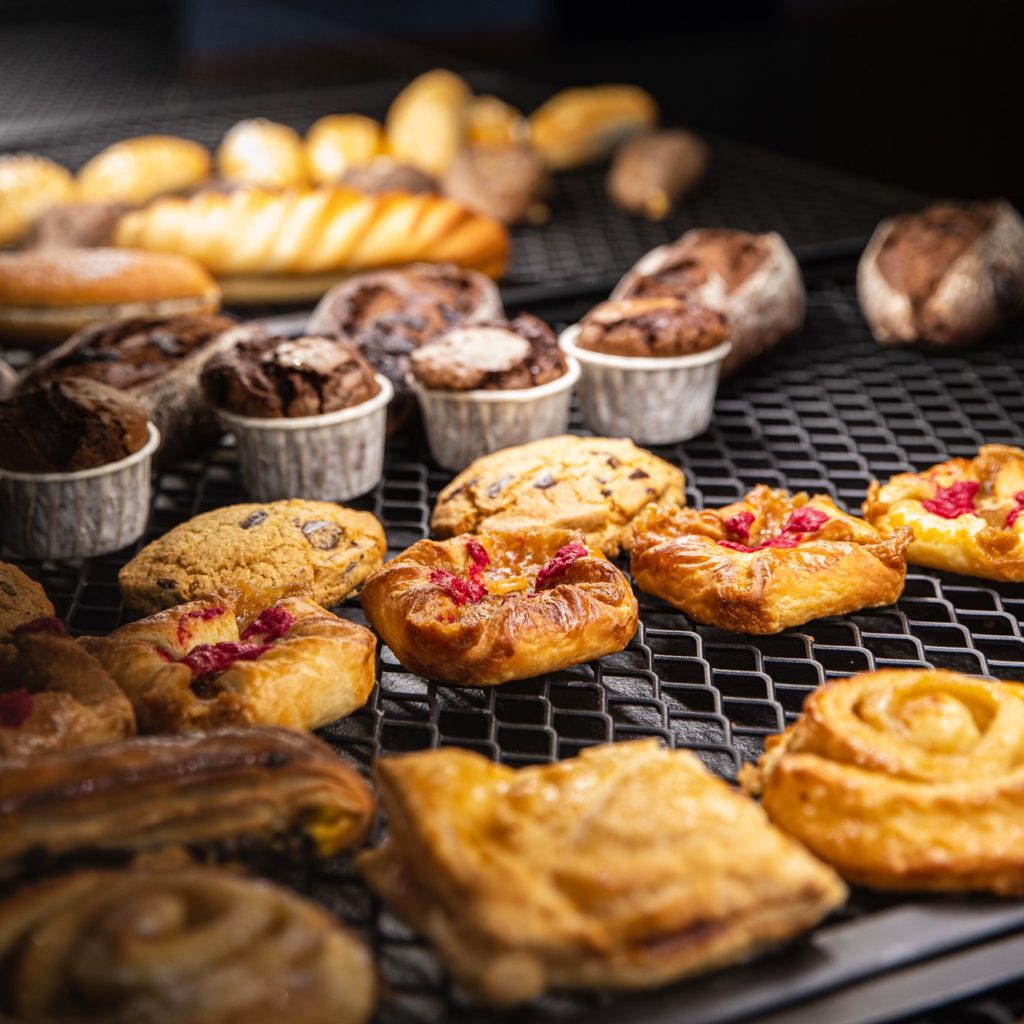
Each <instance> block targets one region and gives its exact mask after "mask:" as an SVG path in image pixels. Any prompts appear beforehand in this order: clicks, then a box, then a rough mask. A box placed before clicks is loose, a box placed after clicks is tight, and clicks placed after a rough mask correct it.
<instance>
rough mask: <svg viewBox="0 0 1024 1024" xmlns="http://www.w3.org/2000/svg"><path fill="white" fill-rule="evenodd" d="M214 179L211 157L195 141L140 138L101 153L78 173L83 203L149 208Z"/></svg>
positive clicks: (142, 136) (123, 142)
mask: <svg viewBox="0 0 1024 1024" xmlns="http://www.w3.org/2000/svg"><path fill="white" fill-rule="evenodd" d="M209 176H210V152H209V150H208V149H207V148H206V147H205V146H203V145H200V144H199V143H198V142H193V141H192V140H191V139H179V138H177V137H176V136H174V135H140V136H138V137H137V138H134V139H123V140H122V141H121V142H115V143H114V145H112V146H108V147H107V148H106V149H104V150H103V151H102V152H100V153H97V154H96V155H95V156H94V157H93V158H92V159H91V160H90V161H89V162H88V163H87V164H86V165H85V166H84V167H83V168H82V169H81V170H80V171H79V172H78V189H79V197H80V198H81V199H82V201H83V202H105V201H108V200H115V201H117V202H122V203H146V202H149V200H150V199H155V198H156V197H157V196H162V195H166V194H167V193H169V192H184V191H185V190H186V189H189V188H192V187H194V186H196V185H198V184H200V182H203V181H205V180H206V179H207V178H208V177H209Z"/></svg>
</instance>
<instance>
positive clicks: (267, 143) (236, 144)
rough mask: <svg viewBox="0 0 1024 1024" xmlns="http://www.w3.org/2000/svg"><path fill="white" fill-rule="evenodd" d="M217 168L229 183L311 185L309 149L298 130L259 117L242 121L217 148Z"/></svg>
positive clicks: (278, 186)
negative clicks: (307, 159) (308, 162)
mask: <svg viewBox="0 0 1024 1024" xmlns="http://www.w3.org/2000/svg"><path fill="white" fill-rule="evenodd" d="M217 170H218V172H219V173H220V176H221V177H222V178H223V179H224V180H225V181H227V182H231V183H232V184H238V185H261V186H264V187H265V188H301V187H303V186H305V185H308V184H309V166H308V164H307V162H306V149H305V147H304V146H303V144H302V139H301V138H300V137H299V134H298V132H296V131H295V130H294V129H293V128H289V127H288V126H287V125H284V124H277V123H276V122H274V121H268V120H266V119H265V118H262V117H257V118H253V119H252V120H249V121H239V122H238V124H236V125H235V126H234V127H233V128H231V129H229V130H228V132H227V134H226V135H225V136H224V138H223V139H222V140H221V144H220V145H219V146H218V147H217Z"/></svg>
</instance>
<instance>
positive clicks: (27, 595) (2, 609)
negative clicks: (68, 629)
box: [0, 562, 53, 644]
mask: <svg viewBox="0 0 1024 1024" xmlns="http://www.w3.org/2000/svg"><path fill="white" fill-rule="evenodd" d="M52 615H53V605H52V604H50V599H49V598H48V597H47V596H46V592H45V591H44V590H43V588H42V587H41V586H40V585H39V584H38V583H36V581H35V580H33V579H29V577H28V576H26V575H25V574H24V573H23V572H22V571H21V570H20V569H19V568H18V567H17V566H16V565H11V564H10V563H8V562H0V644H2V643H4V642H5V641H7V640H9V639H10V637H11V633H12V632H13V631H14V629H15V628H16V627H17V626H20V625H22V624H23V623H26V622H31V621H32V620H33V619H48V618H50V617H51V616H52Z"/></svg>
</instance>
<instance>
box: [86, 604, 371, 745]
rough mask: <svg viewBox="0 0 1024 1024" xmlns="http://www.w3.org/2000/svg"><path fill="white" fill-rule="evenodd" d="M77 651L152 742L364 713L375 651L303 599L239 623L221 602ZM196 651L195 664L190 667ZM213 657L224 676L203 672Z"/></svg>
mask: <svg viewBox="0 0 1024 1024" xmlns="http://www.w3.org/2000/svg"><path fill="white" fill-rule="evenodd" d="M267 625H269V626H270V627H272V628H269V629H267V628H261V627H263V626H267ZM82 643H83V644H84V645H85V646H86V648H87V649H88V650H89V651H91V652H92V653H93V654H94V655H95V656H96V657H97V658H98V659H99V660H100V662H101V663H102V664H103V666H104V667H105V668H106V669H107V671H108V672H110V674H111V675H112V676H113V677H114V679H115V680H116V681H117V683H118V685H119V686H120V687H121V689H122V690H124V692H125V693H126V694H127V695H128V697H129V698H130V699H131V702H132V705H133V706H134V708H135V712H136V715H137V716H138V720H139V728H140V730H141V731H142V732H151V733H170V732H175V733H181V732H192V731H195V730H201V729H202V730H205V729H217V728H221V727H224V726H235V725H281V726H287V727H290V728H296V729H317V728H319V727H320V726H322V725H327V724H328V723H329V722H333V721H336V720H337V719H339V718H344V717H345V716H347V715H349V714H351V713H352V712H353V711H355V710H356V709H357V708H360V707H362V706H363V705H364V704H365V703H366V700H367V698H368V697H369V696H370V691H371V690H372V689H373V682H374V655H375V654H376V651H377V641H376V639H375V637H374V636H373V634H372V633H371V632H370V631H369V630H368V629H366V628H365V627H364V626H359V625H356V624H355V623H353V622H348V621H347V620H345V619H339V618H338V617H337V616H336V615H332V614H331V613H330V612H327V611H324V609H323V608H321V607H320V606H319V605H318V604H315V603H314V602H312V601H309V600H306V599H305V598H301V597H292V598H287V599H285V600H284V601H281V602H280V603H278V604H276V605H273V606H271V607H270V608H268V609H265V610H264V611H263V612H262V613H261V615H260V616H256V617H253V618H252V619H251V620H250V621H244V620H243V621H242V622H238V621H236V619H235V614H234V608H233V607H232V606H231V605H230V604H229V603H228V602H225V601H192V602H190V603H188V604H181V605H178V606H177V607H175V608H168V609H166V610H165V611H162V612H157V614H156V615H153V616H150V617H149V618H146V619H140V620H139V621H137V622H132V623H129V624H128V625H127V626H122V627H121V628H120V629H117V630H115V631H114V632H113V633H111V635H110V636H109V637H105V638H102V639H101V638H85V639H83V641H82ZM208 645H213V650H211V649H210V647H209V646H208ZM197 648H200V650H199V652H198V653H199V656H200V657H202V656H203V655H205V656H206V658H204V659H203V660H202V661H195V660H193V659H195V658H196V650H197ZM220 653H223V655H224V657H225V662H224V663H225V664H226V665H227V667H226V668H224V669H222V670H221V671H213V672H207V671H205V669H206V668H211V667H212V668H216V666H214V665H211V663H210V661H209V660H208V659H209V657H210V656H212V657H217V656H218V654H220ZM236 654H238V655H241V657H239V658H238V660H234V661H232V660H231V658H232V657H233V656H234V655H236Z"/></svg>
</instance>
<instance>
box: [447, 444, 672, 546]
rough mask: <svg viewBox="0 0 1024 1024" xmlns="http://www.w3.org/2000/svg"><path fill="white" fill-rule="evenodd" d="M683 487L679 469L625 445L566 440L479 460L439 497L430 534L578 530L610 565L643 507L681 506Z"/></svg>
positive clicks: (507, 450)
mask: <svg viewBox="0 0 1024 1024" xmlns="http://www.w3.org/2000/svg"><path fill="white" fill-rule="evenodd" d="M684 487H685V480H684V477H683V472H682V470H681V469H677V468H676V467H675V466H673V465H671V464H670V463H668V462H666V461H665V460H664V459H659V458H658V457H657V456H656V455H652V454H651V453H650V452H647V451H644V450H643V449H642V448H638V447H637V446H636V445H635V444H633V442H632V441H629V440H627V439H626V438H621V437H620V438H611V437H577V436H576V435H573V434H566V435H563V436H562V437H548V438H545V439H544V440H542V441H533V442H532V443H530V444H524V445H520V446H518V447H516V448H506V449H504V450H502V451H498V452H494V453H492V454H491V455H485V456H483V457H482V458H480V459H477V460H476V461H475V462H474V463H473V464H472V465H471V466H469V467H468V468H467V469H465V470H463V472H461V473H460V474H459V475H458V476H457V477H455V479H454V480H452V482H451V483H450V484H448V486H447V487H445V488H444V490H443V491H441V493H440V494H439V495H438V498H437V504H436V505H435V506H434V513H433V515H432V517H431V520H430V527H431V529H432V530H433V532H434V534H435V535H436V536H438V537H453V536H455V535H456V534H460V533H484V532H485V533H495V532H502V533H508V532H511V533H515V532H516V531H519V530H524V529H529V528H531V527H536V526H547V527H550V528H552V529H561V530H580V531H581V532H582V533H583V534H584V539H585V542H586V543H587V544H588V545H589V546H590V547H594V548H599V549H600V550H601V551H603V552H604V553H605V554H606V555H608V556H609V557H612V556H614V555H616V554H618V553H619V551H620V550H622V549H626V550H628V549H629V545H630V534H631V529H632V523H633V520H634V519H635V518H636V516H637V515H639V513H640V512H641V511H642V510H643V509H644V508H645V507H646V506H648V505H651V504H656V503H659V502H660V503H663V504H665V505H670V506H671V505H682V504H683V503H684V502H685V500H686V497H685V492H684Z"/></svg>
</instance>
